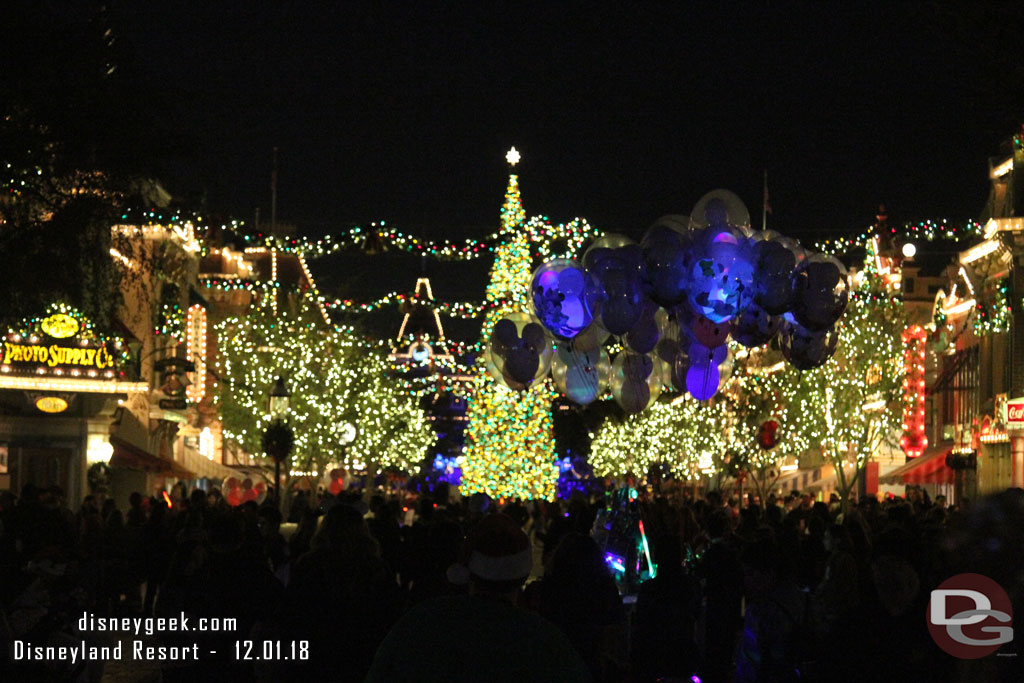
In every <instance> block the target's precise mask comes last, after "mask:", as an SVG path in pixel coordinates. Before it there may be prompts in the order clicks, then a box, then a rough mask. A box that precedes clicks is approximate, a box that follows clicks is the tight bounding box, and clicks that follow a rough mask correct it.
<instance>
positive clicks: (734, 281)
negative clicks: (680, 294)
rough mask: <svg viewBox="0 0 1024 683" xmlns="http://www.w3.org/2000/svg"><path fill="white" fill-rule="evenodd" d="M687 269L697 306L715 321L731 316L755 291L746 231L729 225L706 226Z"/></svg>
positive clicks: (737, 311) (693, 249)
mask: <svg viewBox="0 0 1024 683" xmlns="http://www.w3.org/2000/svg"><path fill="white" fill-rule="evenodd" d="M686 271H687V273H686V274H687V276H688V282H687V291H688V294H689V299H690V303H691V304H692V305H693V308H694V310H695V311H698V312H699V313H701V314H702V315H704V316H705V317H707V318H710V319H711V320H714V321H715V322H727V321H729V320H731V319H732V318H733V317H735V316H736V314H737V313H739V312H740V311H741V310H742V308H743V306H744V305H745V303H746V302H747V301H748V300H749V299H750V294H751V292H752V291H753V280H754V268H753V265H752V263H751V255H750V254H749V251H748V248H747V238H746V235H745V234H744V233H743V232H742V231H741V230H740V229H739V228H735V227H732V226H728V225H727V226H722V227H709V228H707V229H706V230H705V231H704V236H703V239H702V241H701V242H700V243H699V244H697V245H695V246H694V247H693V248H692V249H691V251H690V253H689V256H688V259H687V268H686Z"/></svg>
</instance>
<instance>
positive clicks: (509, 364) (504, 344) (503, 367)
mask: <svg viewBox="0 0 1024 683" xmlns="http://www.w3.org/2000/svg"><path fill="white" fill-rule="evenodd" d="M551 356H552V350H551V344H550V343H549V342H548V340H547V337H546V336H545V334H544V328H543V327H541V326H540V325H539V324H537V323H536V322H534V321H533V320H531V318H530V316H528V315H526V314H524V313H511V314H509V315H507V316H506V317H505V318H502V319H501V320H499V321H498V322H497V323H495V325H494V328H493V329H492V332H491V343H490V346H489V348H488V357H487V360H488V364H487V369H488V372H490V373H491V375H492V376H494V377H495V379H498V380H499V381H501V382H502V383H503V384H505V385H506V386H508V387H509V388H510V389H515V390H516V391H522V390H524V389H526V388H527V387H528V386H530V385H531V384H532V383H533V382H534V381H535V380H537V379H540V378H541V377H543V376H544V375H546V374H547V372H548V369H549V368H550V367H551Z"/></svg>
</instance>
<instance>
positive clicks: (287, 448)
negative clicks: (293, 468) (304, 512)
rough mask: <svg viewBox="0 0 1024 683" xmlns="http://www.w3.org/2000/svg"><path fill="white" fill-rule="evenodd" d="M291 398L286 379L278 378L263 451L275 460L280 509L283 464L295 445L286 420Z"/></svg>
mask: <svg viewBox="0 0 1024 683" xmlns="http://www.w3.org/2000/svg"><path fill="white" fill-rule="evenodd" d="M290 398H291V392H289V391H288V387H287V386H285V383H284V378H283V377H278V378H277V381H275V382H274V387H273V388H272V389H271V390H270V402H269V409H270V418H271V421H270V424H269V425H268V426H267V430H266V431H265V432H264V433H263V450H264V452H265V453H266V454H267V455H269V456H270V457H272V458H273V459H274V492H275V493H274V495H276V496H277V506H278V508H280V507H281V506H282V505H283V504H284V498H283V497H282V496H281V463H282V462H283V461H286V460H287V459H288V456H289V455H290V454H291V451H292V446H293V445H294V434H293V433H292V429H291V427H289V426H288V423H287V422H285V420H284V418H285V416H286V415H287V413H288V402H289V399H290Z"/></svg>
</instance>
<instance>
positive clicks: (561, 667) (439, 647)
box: [366, 514, 590, 683]
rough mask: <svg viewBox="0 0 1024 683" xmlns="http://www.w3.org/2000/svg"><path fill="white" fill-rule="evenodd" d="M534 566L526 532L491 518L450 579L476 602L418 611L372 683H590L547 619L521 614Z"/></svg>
mask: <svg viewBox="0 0 1024 683" xmlns="http://www.w3.org/2000/svg"><path fill="white" fill-rule="evenodd" d="M532 565H533V550H532V548H531V547H530V542H529V539H527V537H526V534H525V533H523V531H522V529H520V528H519V526H518V525H517V524H516V523H515V522H514V521H513V520H511V519H510V518H508V517H507V516H505V515H500V514H499V515H490V516H486V517H483V518H482V519H481V520H480V521H479V522H477V524H476V526H475V527H474V528H473V531H472V533H471V534H470V535H469V537H468V538H467V540H466V543H465V545H464V546H463V548H462V563H461V564H459V565H456V566H453V568H452V570H451V571H450V572H449V575H450V578H451V579H454V580H457V581H460V582H468V583H469V594H468V595H463V596H453V597H442V598H435V599H433V600H428V601H426V602H423V603H421V604H419V605H417V606H416V607H414V608H413V609H411V610H410V611H409V612H408V613H407V614H406V615H405V616H404V617H403V618H402V619H401V620H400V621H399V622H398V623H397V624H395V627H394V628H393V629H392V631H391V633H389V634H388V636H387V638H386V639H385V640H384V642H383V643H381V646H380V649H379V650H378V651H377V654H376V656H375V657H374V660H373V666H372V667H371V669H370V673H369V676H368V677H367V679H366V680H367V682H368V683H407V682H413V681H415V682H417V683H419V682H421V681H422V682H429V681H444V682H445V683H477V682H479V681H489V682H490V683H505V682H506V681H507V682H508V683H513V682H515V683H519V682H521V681H535V682H537V683H544V682H546V681H551V682H552V683H554V682H557V683H576V682H578V681H588V680H590V675H589V672H588V671H587V668H586V665H585V664H584V663H583V661H582V660H581V659H580V657H579V655H578V654H576V651H575V650H574V649H573V647H572V644H571V643H570V642H569V640H568V639H567V638H566V637H565V635H563V634H562V633H561V631H559V630H558V628H556V627H555V626H554V625H553V624H551V623H550V622H548V621H546V620H545V619H543V618H541V617H539V616H537V615H535V614H531V613H530V612H527V611H526V610H523V609H520V608H519V607H516V605H515V603H516V601H517V599H518V596H519V593H520V590H521V588H522V585H523V582H524V581H525V580H526V578H527V576H529V574H530V569H531V567H532Z"/></svg>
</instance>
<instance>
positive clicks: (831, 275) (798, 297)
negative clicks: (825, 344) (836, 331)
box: [792, 254, 850, 332]
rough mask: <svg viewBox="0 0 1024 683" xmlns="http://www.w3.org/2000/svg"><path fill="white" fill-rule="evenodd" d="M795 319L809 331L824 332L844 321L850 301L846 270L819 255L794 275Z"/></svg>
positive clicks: (833, 261)
mask: <svg viewBox="0 0 1024 683" xmlns="http://www.w3.org/2000/svg"><path fill="white" fill-rule="evenodd" d="M792 283H793V316H794V317H795V318H796V320H797V322H799V323H800V324H801V325H802V326H804V327H806V328H807V329H808V330H815V331H819V332H821V331H824V330H827V329H829V328H830V327H831V326H832V325H834V324H835V323H836V321H838V320H839V318H841V317H842V315H843V311H845V310H846V303H847V300H848V299H849V295H850V292H849V283H848V282H847V280H846V268H845V267H844V266H843V264H842V263H840V262H839V261H837V260H836V259H835V258H830V257H827V256H823V255H821V254H817V255H815V256H812V257H810V258H808V259H806V260H804V261H803V262H802V263H801V264H800V265H799V266H797V267H796V270H794V271H793V277H792Z"/></svg>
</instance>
